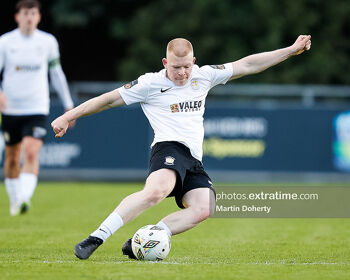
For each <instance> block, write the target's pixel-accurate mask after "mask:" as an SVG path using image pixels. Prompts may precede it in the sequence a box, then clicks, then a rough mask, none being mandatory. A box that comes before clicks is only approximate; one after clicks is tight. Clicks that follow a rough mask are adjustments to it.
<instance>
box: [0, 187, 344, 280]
mask: <svg viewBox="0 0 350 280" xmlns="http://www.w3.org/2000/svg"><path fill="white" fill-rule="evenodd" d="M141 186H142V185H141V184H127V183H120V184H116V183H114V184H107V183H43V182H41V183H40V184H39V186H38V188H37V191H36V194H35V197H34V199H33V208H32V209H31V212H30V213H28V214H27V215H25V216H20V217H10V216H9V214H8V200H7V195H6V193H5V189H4V187H1V188H0V201H1V203H0V217H1V218H0V219H1V223H0V279H2V280H5V279H11V280H14V279H21V280H23V279H25V280H31V279H36V280H37V279H45V280H47V279H66V280H68V279H69V280H70V279H74V280H78V279H106V280H107V279H138V280H140V279H300V280H302V279H350V219H209V220H207V221H206V222H204V223H202V224H201V225H200V226H198V227H197V228H195V229H192V230H190V231H188V232H185V233H183V234H180V235H177V236H174V237H173V238H172V250H171V252H170V254H169V256H168V257H167V258H166V260H165V261H163V262H157V263H150V262H140V261H132V260H129V259H128V258H127V257H125V256H123V255H122V254H121V249H120V248H121V245H122V244H123V242H124V241H125V240H126V239H127V238H129V237H130V236H132V234H133V233H134V232H135V231H136V230H137V229H138V228H139V227H141V226H142V225H145V224H154V223H156V222H157V221H158V220H160V218H161V217H163V216H164V215H165V214H167V213H170V212H172V211H174V210H176V209H177V207H176V204H175V202H174V200H173V199H166V200H165V201H163V202H162V203H161V204H160V205H158V206H156V207H154V208H152V209H150V210H148V211H146V212H145V213H143V214H142V215H141V216H139V217H138V218H137V219H136V220H134V221H133V222H131V223H129V224H127V225H126V226H125V227H123V228H121V229H120V230H119V231H118V232H117V233H116V234H115V235H114V236H112V237H111V238H110V239H109V240H108V241H107V242H106V244H104V245H103V246H102V247H100V248H99V249H98V250H97V251H96V252H95V253H94V254H93V255H92V257H91V258H90V259H89V260H86V261H81V260H78V259H77V258H76V257H75V256H74V253H73V248H74V245H75V244H76V243H77V242H80V241H81V240H82V239H84V238H86V237H87V236H88V234H89V233H91V232H92V231H93V230H95V228H96V227H97V226H98V225H99V224H100V222H101V221H102V220H103V219H104V218H105V217H106V216H107V215H108V214H109V213H110V212H111V211H112V210H113V209H114V207H115V206H116V205H117V203H118V202H119V201H120V200H121V199H122V198H123V197H124V196H126V195H127V194H129V193H132V192H134V191H136V190H138V189H140V188H141Z"/></svg>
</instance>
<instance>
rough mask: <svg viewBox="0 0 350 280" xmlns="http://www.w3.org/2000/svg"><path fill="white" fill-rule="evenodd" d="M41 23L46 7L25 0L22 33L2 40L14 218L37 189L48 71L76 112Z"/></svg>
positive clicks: (1, 98)
mask: <svg viewBox="0 0 350 280" xmlns="http://www.w3.org/2000/svg"><path fill="white" fill-rule="evenodd" d="M40 19H41V14H40V3H39V2H38V1H37V0H21V1H19V2H18V3H17V5H16V13H15V20H16V22H17V24H18V28H16V29H14V30H12V31H10V32H8V33H6V34H3V35H2V36H1V37H0V72H1V70H2V69H3V83H2V88H0V110H1V112H2V122H1V127H2V131H3V135H4V138H5V144H6V148H5V161H4V171H5V186H6V190H7V193H8V196H9V199H10V215H12V216H15V215H18V214H20V213H24V212H26V211H27V210H28V208H29V206H30V200H31V198H32V196H33V193H34V190H35V188H36V185H37V180H38V173H39V151H40V148H41V146H42V145H43V139H44V137H45V135H46V132H47V129H46V126H47V115H48V114H49V85H48V72H49V73H50V78H51V81H52V84H53V86H54V88H55V90H56V91H57V93H58V94H59V96H60V97H61V99H62V101H63V105H64V107H65V109H66V110H69V109H72V108H73V101H72V99H71V96H70V93H69V89H68V85H67V81H66V77H65V75H64V73H63V71H62V68H61V66H60V54H59V50H58V44H57V41H56V39H55V37H54V36H52V35H51V34H48V33H46V32H43V31H41V30H38V29H37V26H38V24H39V22H40ZM72 124H73V123H72ZM72 124H71V126H72ZM21 150H23V166H22V169H21V166H20V155H21Z"/></svg>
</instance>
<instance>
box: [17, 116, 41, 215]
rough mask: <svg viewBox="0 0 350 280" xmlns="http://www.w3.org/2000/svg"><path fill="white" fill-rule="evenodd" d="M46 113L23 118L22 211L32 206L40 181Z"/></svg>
mask: <svg viewBox="0 0 350 280" xmlns="http://www.w3.org/2000/svg"><path fill="white" fill-rule="evenodd" d="M46 125H47V116H46V115H31V116H25V117H24V119H23V145H22V150H23V155H24V157H23V166H22V170H21V174H20V182H21V188H22V195H23V201H24V203H23V205H22V209H21V210H22V212H23V213H24V212H26V211H27V210H28V208H29V206H30V200H31V198H32V196H33V194H34V191H35V188H36V186H37V183H38V174H39V152H40V149H41V147H42V146H43V143H44V138H45V136H46V133H47V130H46Z"/></svg>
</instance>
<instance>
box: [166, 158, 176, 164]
mask: <svg viewBox="0 0 350 280" xmlns="http://www.w3.org/2000/svg"><path fill="white" fill-rule="evenodd" d="M174 163H175V158H173V157H171V156H167V157H165V161H164V164H166V165H174Z"/></svg>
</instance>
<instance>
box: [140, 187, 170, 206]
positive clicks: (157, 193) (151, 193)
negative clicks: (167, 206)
mask: <svg viewBox="0 0 350 280" xmlns="http://www.w3.org/2000/svg"><path fill="white" fill-rule="evenodd" d="M144 197H145V200H146V201H147V202H148V203H149V204H150V205H155V204H157V203H159V202H161V201H162V200H163V199H164V198H165V197H166V195H165V193H164V191H163V190H162V189H161V188H152V189H147V190H144Z"/></svg>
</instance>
